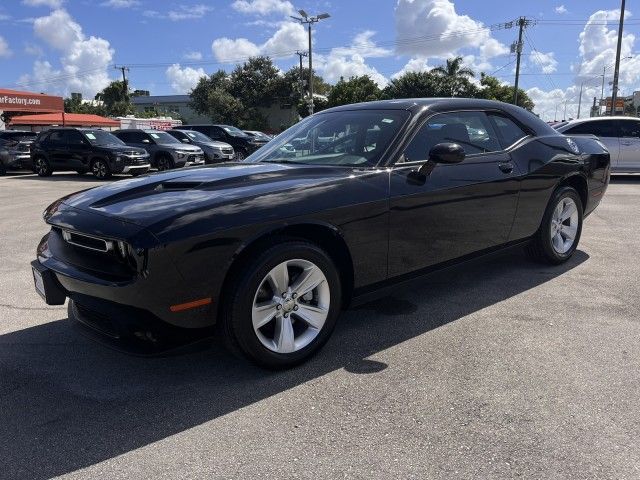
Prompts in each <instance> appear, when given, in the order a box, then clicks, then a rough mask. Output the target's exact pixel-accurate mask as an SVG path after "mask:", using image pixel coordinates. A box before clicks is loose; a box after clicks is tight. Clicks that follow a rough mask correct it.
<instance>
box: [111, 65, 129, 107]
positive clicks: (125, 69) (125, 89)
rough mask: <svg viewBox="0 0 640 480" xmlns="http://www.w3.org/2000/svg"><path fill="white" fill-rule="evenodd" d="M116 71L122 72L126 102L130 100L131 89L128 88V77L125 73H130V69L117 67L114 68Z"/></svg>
mask: <svg viewBox="0 0 640 480" xmlns="http://www.w3.org/2000/svg"><path fill="white" fill-rule="evenodd" d="M113 67H114V68H115V69H116V70H120V71H121V72H122V90H123V94H124V99H125V101H127V100H128V98H129V87H128V86H127V75H126V73H125V72H128V71H129V67H125V66H122V67H119V66H117V65H114V66H113Z"/></svg>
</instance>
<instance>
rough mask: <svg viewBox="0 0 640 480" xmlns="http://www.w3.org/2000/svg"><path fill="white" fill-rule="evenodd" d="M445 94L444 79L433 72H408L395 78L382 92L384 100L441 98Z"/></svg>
mask: <svg viewBox="0 0 640 480" xmlns="http://www.w3.org/2000/svg"><path fill="white" fill-rule="evenodd" d="M443 95H448V93H445V86H444V82H443V81H442V79H441V78H440V77H438V76H436V75H434V74H433V73H431V72H406V73H404V74H403V75H401V76H400V77H397V78H394V79H393V80H391V81H390V82H389V84H388V85H387V86H386V87H385V88H384V90H383V91H382V98H385V99H392V98H427V97H441V96H443Z"/></svg>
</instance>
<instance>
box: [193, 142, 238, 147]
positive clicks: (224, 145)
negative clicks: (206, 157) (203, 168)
mask: <svg viewBox="0 0 640 480" xmlns="http://www.w3.org/2000/svg"><path fill="white" fill-rule="evenodd" d="M198 145H199V146H201V147H205V148H206V147H212V148H232V147H231V145H229V144H228V143H225V142H216V141H212V142H206V143H205V142H200V143H198Z"/></svg>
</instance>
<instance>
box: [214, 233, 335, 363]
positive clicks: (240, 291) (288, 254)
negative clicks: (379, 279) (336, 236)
mask: <svg viewBox="0 0 640 480" xmlns="http://www.w3.org/2000/svg"><path fill="white" fill-rule="evenodd" d="M281 272H286V275H285V274H283V273H281ZM303 278H304V279H307V281H305V282H303V281H302V279H303ZM316 282H319V283H318V284H317V285H315V286H313V285H314V284H315V283H316ZM311 286H313V288H310V287H311ZM309 288H310V289H309ZM278 290H283V292H280V291H278ZM283 294H285V295H284V296H283ZM222 298H223V305H222V309H221V317H220V319H219V322H218V328H219V329H220V330H221V334H222V337H223V339H224V342H225V344H226V346H227V348H228V349H229V350H231V351H232V352H233V353H235V354H241V355H243V356H245V357H246V358H248V359H249V360H250V361H252V362H253V363H256V364H258V365H260V366H262V367H266V368H271V369H282V368H289V367H292V366H294V365H297V364H299V363H302V362H303V361H305V360H307V359H308V358H310V357H311V356H312V355H313V354H315V353H316V352H317V351H318V350H319V349H320V348H321V347H322V346H323V345H324V344H325V343H326V342H327V340H328V339H329V337H330V336H331V333H332V332H333V329H334V327H335V324H336V320H337V317H338V314H339V312H340V304H341V285H340V276H339V275H338V271H337V269H336V267H335V265H334V264H333V261H332V260H331V258H330V257H329V256H328V255H327V254H326V253H325V252H324V251H323V250H322V249H320V248H319V247H317V246H316V245H314V244H312V243H308V242H305V241H298V240H289V241H287V240H284V241H282V239H281V241H280V242H279V243H277V244H272V245H270V246H267V247H266V248H264V249H263V250H262V251H261V253H259V254H258V255H257V256H256V257H253V258H250V259H247V260H246V261H244V262H243V263H242V264H241V265H239V266H238V268H236V269H234V273H232V277H231V278H230V280H229V283H228V285H227V287H226V288H225V292H224V294H223V296H222ZM305 317H306V319H305ZM262 322H265V323H262Z"/></svg>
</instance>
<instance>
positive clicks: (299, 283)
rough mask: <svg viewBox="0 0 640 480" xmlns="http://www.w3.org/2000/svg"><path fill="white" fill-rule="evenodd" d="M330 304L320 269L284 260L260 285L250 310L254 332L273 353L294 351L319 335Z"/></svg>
mask: <svg viewBox="0 0 640 480" xmlns="http://www.w3.org/2000/svg"><path fill="white" fill-rule="evenodd" d="M330 304H331V291H330V288H329V283H328V282H327V278H326V277H325V274H324V273H323V272H322V270H321V269H320V268H319V267H318V266H317V265H316V264H314V263H313V262H310V261H308V260H303V259H293V260H286V261H284V262H282V263H280V264H279V265H277V266H275V267H274V268H273V269H271V271H270V272H269V273H267V275H266V276H265V277H264V279H263V280H262V282H260V285H259V287H258V291H257V292H256V294H255V296H254V300H253V308H252V311H251V319H252V323H253V330H254V332H255V334H256V336H257V337H258V340H259V341H260V343H262V345H263V346H264V347H266V348H267V349H269V350H271V351H272V352H276V353H281V354H288V353H293V352H297V351H299V350H301V349H303V348H304V347H306V346H307V345H309V344H310V343H311V342H312V341H313V340H314V339H315V338H316V337H317V336H318V334H319V333H320V331H321V330H322V328H323V326H324V324H325V322H326V320H327V316H328V314H329V307H330Z"/></svg>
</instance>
